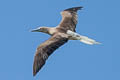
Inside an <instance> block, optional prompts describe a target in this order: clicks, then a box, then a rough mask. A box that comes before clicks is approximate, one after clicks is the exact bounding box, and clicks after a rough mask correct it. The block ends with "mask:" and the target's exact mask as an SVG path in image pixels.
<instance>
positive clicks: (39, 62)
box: [33, 33, 68, 76]
mask: <svg viewBox="0 0 120 80" xmlns="http://www.w3.org/2000/svg"><path fill="white" fill-rule="evenodd" d="M67 41H68V36H67V35H66V34H64V33H57V34H55V35H53V36H52V37H51V38H50V39H48V40H47V41H45V42H44V43H42V44H41V45H40V46H39V47H38V48H37V51H36V54H35V57H34V63H33V76H35V75H36V73H37V72H38V71H39V70H40V69H41V68H42V67H43V65H44V64H45V62H46V60H47V58H48V57H49V56H50V55H51V54H52V53H53V52H54V51H55V50H56V49H57V48H59V47H60V46H61V45H63V44H64V43H66V42H67Z"/></svg>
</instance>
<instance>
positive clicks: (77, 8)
mask: <svg viewBox="0 0 120 80" xmlns="http://www.w3.org/2000/svg"><path fill="white" fill-rule="evenodd" d="M82 8H83V6H79V7H72V8H68V9H65V10H64V11H78V10H81V9H82Z"/></svg>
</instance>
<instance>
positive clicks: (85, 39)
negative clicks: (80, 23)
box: [67, 30, 100, 45]
mask: <svg viewBox="0 0 120 80" xmlns="http://www.w3.org/2000/svg"><path fill="white" fill-rule="evenodd" d="M67 34H68V35H70V36H71V37H72V39H73V40H80V41H81V42H83V43H85V44H90V45H93V44H100V43H99V42H96V41H95V40H93V39H90V38H88V37H86V36H82V35H80V34H78V33H75V32H73V31H70V30H68V31H67Z"/></svg>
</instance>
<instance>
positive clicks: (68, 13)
mask: <svg viewBox="0 0 120 80" xmlns="http://www.w3.org/2000/svg"><path fill="white" fill-rule="evenodd" d="M81 8H82V7H73V8H69V9H66V10H64V11H62V12H61V15H62V21H61V23H60V24H59V27H58V28H60V29H62V30H64V31H67V30H71V31H74V32H75V28H76V24H77V11H78V10H81Z"/></svg>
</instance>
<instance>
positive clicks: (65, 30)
mask: <svg viewBox="0 0 120 80" xmlns="http://www.w3.org/2000/svg"><path fill="white" fill-rule="evenodd" d="M82 8H83V7H82V6H79V7H72V8H68V9H65V10H63V11H62V12H61V16H62V20H61V22H60V23H59V24H58V25H57V26H56V27H46V26H41V27H38V28H37V29H33V30H32V32H43V33H46V34H49V35H50V36H51V37H50V38H49V39H48V40H46V41H45V42H43V43H41V44H40V45H39V46H38V48H37V50H36V53H35V56H34V62H33V76H35V75H36V74H37V73H38V72H39V71H40V70H41V68H42V67H43V66H44V65H45V63H46V60H47V59H48V57H49V56H50V55H51V54H52V53H53V52H54V51H55V50H56V49H58V48H59V47H60V46H62V45H64V44H65V43H67V42H68V41H69V40H80V41H81V42H83V43H86V44H90V45H93V44H100V43H99V42H96V41H95V40H93V39H91V38H88V37H86V36H82V35H80V34H78V33H76V30H75V28H76V25H77V21H78V20H77V18H78V14H77V11H78V10H82Z"/></svg>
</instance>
